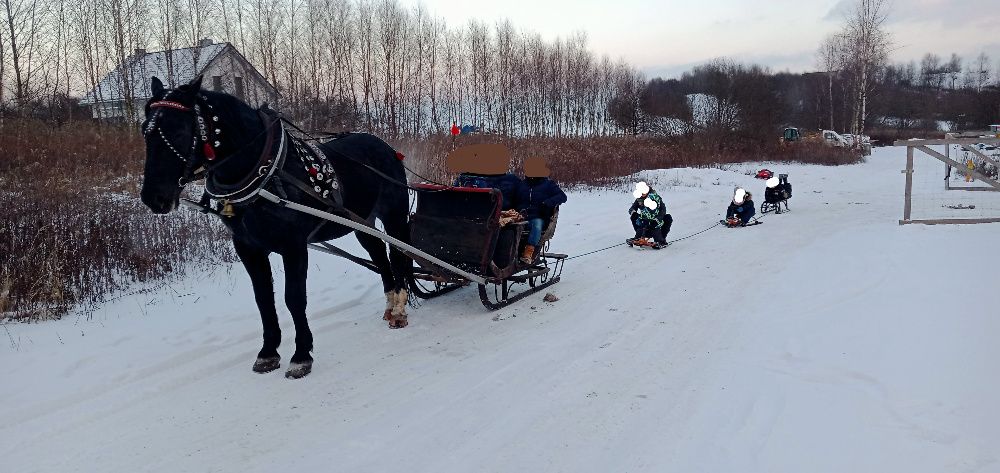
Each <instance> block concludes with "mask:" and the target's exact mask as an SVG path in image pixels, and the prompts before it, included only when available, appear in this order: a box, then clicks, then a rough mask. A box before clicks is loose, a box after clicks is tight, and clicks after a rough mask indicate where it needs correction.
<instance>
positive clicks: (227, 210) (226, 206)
mask: <svg viewBox="0 0 1000 473" xmlns="http://www.w3.org/2000/svg"><path fill="white" fill-rule="evenodd" d="M219 215H222V216H223V217H232V216H233V215H236V211H235V210H233V204H230V203H229V201H228V200H224V201H222V211H221V212H219Z"/></svg>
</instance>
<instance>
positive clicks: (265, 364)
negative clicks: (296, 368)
mask: <svg viewBox="0 0 1000 473" xmlns="http://www.w3.org/2000/svg"><path fill="white" fill-rule="evenodd" d="M278 368H281V357H280V356H275V357H272V358H257V361H255V362H254V363H253V371H254V372H255V373H270V372H271V371H274V370H276V369H278Z"/></svg>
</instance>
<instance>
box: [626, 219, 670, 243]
mask: <svg viewBox="0 0 1000 473" xmlns="http://www.w3.org/2000/svg"><path fill="white" fill-rule="evenodd" d="M647 222H649V221H648V220H643V219H641V218H639V216H638V215H637V214H633V215H632V229H633V230H635V237H636V238H652V239H653V241H655V242H657V243H665V242H666V241H667V234H668V233H670V226H671V225H673V224H674V218H673V217H672V216H670V214H667V216H666V217H665V218H664V219H663V225H662V226H659V227H650V226H647V225H646V223H647Z"/></svg>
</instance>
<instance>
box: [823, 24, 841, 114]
mask: <svg viewBox="0 0 1000 473" xmlns="http://www.w3.org/2000/svg"><path fill="white" fill-rule="evenodd" d="M844 48H845V38H844V36H843V35H841V34H831V35H829V36H827V37H826V39H824V40H823V42H822V43H821V44H820V46H819V54H818V58H819V66H820V69H821V70H822V71H823V72H825V73H826V77H827V91H828V92H829V93H828V95H829V100H830V101H829V105H830V129H831V130H833V129H835V128H834V123H833V109H834V105H833V77H834V75H835V74H836V73H837V72H839V71H840V69H841V68H842V67H843V64H844Z"/></svg>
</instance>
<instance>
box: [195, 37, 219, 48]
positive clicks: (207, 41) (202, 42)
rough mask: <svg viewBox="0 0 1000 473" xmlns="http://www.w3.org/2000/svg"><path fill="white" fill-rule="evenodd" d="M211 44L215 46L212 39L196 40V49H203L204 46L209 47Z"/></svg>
mask: <svg viewBox="0 0 1000 473" xmlns="http://www.w3.org/2000/svg"><path fill="white" fill-rule="evenodd" d="M212 44H215V43H214V42H213V41H212V38H202V39H200V40H198V47H199V48H204V47H205V46H211V45H212Z"/></svg>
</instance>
